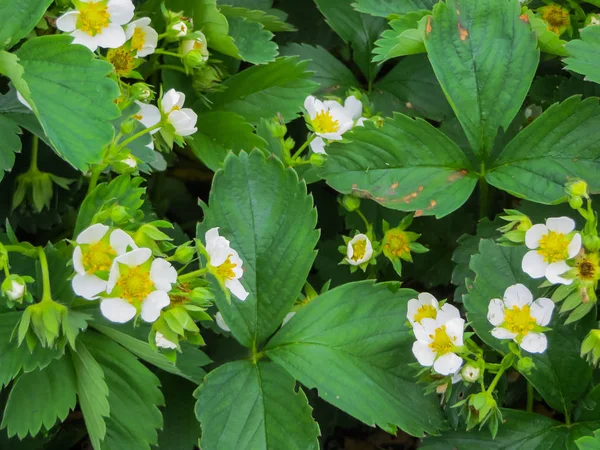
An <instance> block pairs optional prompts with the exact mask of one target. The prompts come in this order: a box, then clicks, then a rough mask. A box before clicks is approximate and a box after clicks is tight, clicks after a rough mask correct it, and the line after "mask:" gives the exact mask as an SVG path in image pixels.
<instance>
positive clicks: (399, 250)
mask: <svg viewBox="0 0 600 450" xmlns="http://www.w3.org/2000/svg"><path fill="white" fill-rule="evenodd" d="M409 242H410V241H409V239H408V236H407V235H406V233H405V232H404V231H401V230H397V229H394V228H393V229H391V230H389V231H388V232H387V233H386V234H385V238H384V242H383V253H384V255H385V256H387V257H388V258H393V257H398V258H400V257H402V256H405V255H408V254H410V248H409V247H408V244H409Z"/></svg>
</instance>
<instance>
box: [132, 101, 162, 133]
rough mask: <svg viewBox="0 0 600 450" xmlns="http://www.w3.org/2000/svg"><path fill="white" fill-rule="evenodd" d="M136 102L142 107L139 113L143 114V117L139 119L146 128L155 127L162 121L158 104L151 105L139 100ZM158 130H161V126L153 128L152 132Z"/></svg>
mask: <svg viewBox="0 0 600 450" xmlns="http://www.w3.org/2000/svg"><path fill="white" fill-rule="evenodd" d="M135 103H137V105H138V106H139V107H140V110H139V112H138V115H139V116H142V118H141V119H139V121H140V122H141V123H142V124H143V125H144V126H145V127H146V128H150V127H153V126H154V125H156V124H158V123H159V122H160V120H161V115H160V110H159V109H158V108H157V107H156V106H154V105H149V104H147V103H142V102H139V101H136V102H135ZM157 131H159V128H157V129H156V130H152V131H151V132H150V134H154V133H156V132H157Z"/></svg>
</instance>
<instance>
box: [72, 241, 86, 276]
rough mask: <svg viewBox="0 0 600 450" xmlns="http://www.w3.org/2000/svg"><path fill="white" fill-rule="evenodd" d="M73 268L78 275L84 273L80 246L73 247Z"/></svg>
mask: <svg viewBox="0 0 600 450" xmlns="http://www.w3.org/2000/svg"><path fill="white" fill-rule="evenodd" d="M73 268H74V269H75V272H77V273H78V274H80V275H83V274H84V273H85V267H83V252H82V251H81V247H80V246H77V247H75V250H73Z"/></svg>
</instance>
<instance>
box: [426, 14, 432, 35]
mask: <svg viewBox="0 0 600 450" xmlns="http://www.w3.org/2000/svg"><path fill="white" fill-rule="evenodd" d="M425 32H426V33H427V34H429V33H431V16H429V17H427V26H426V27H425Z"/></svg>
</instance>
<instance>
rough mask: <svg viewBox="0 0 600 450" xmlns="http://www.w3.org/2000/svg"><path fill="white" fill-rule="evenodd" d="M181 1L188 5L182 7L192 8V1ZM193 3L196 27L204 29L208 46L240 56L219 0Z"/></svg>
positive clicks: (196, 0)
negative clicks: (220, 8) (218, 3)
mask: <svg viewBox="0 0 600 450" xmlns="http://www.w3.org/2000/svg"><path fill="white" fill-rule="evenodd" d="M179 3H180V4H181V5H183V6H184V7H187V8H183V7H182V8H181V9H187V10H189V9H190V2H188V1H185V0H183V1H181V0H180V1H179ZM192 5H193V6H192V17H193V18H194V27H195V28H196V29H198V30H202V32H203V33H204V35H205V36H206V40H207V42H208V46H209V47H210V48H213V49H215V50H217V51H218V52H221V53H223V54H225V55H228V56H232V57H234V58H239V57H240V55H239V52H238V49H237V47H236V45H235V43H234V42H233V39H232V38H231V36H229V23H228V22H227V18H226V17H225V16H224V15H223V14H221V12H220V11H219V8H217V0H195V1H194V2H193V3H192Z"/></svg>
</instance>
